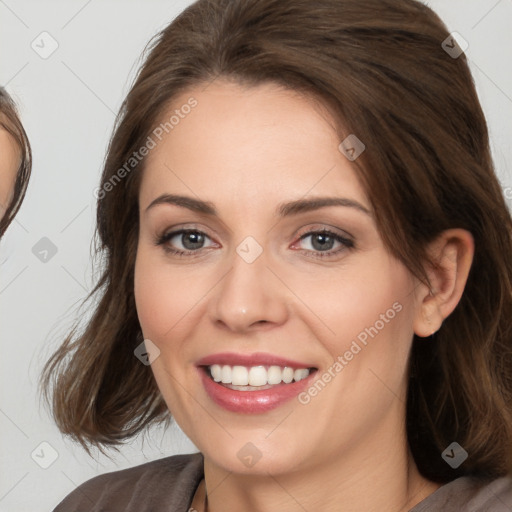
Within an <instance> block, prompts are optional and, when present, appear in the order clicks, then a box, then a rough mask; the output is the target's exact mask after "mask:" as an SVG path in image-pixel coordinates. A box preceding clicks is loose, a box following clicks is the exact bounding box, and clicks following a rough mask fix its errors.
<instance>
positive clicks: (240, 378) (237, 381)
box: [231, 366, 251, 386]
mask: <svg viewBox="0 0 512 512" xmlns="http://www.w3.org/2000/svg"><path fill="white" fill-rule="evenodd" d="M250 381H251V376H250V375H249V372H248V371H247V368H246V367H245V366H233V370H232V371H231V384H233V385H235V386H247V385H248V384H249V382H250Z"/></svg>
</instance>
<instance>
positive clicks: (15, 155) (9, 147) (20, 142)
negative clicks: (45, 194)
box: [0, 87, 32, 237]
mask: <svg viewBox="0 0 512 512" xmlns="http://www.w3.org/2000/svg"><path fill="white" fill-rule="evenodd" d="M0 148H1V151H0V169H1V172H0V237H2V236H3V234H4V233H5V231H6V229H7V227H8V226H9V224H10V223H11V222H12V220H13V219H14V216H15V215H16V213H17V212H18V210H19V209H20V206H21V203H22V201H23V198H24V197H25V192H26V190H27V186H28V181H29V178H30V171H31V167H32V154H31V150H30V143H29V141H28V138H27V134H26V133H25V130H24V128H23V125H22V124H21V121H20V118H19V116H18V112H17V110H16V105H15V104H14V102H13V100H12V99H11V97H10V96H9V94H8V93H7V91H6V90H5V89H4V88H3V87H0Z"/></svg>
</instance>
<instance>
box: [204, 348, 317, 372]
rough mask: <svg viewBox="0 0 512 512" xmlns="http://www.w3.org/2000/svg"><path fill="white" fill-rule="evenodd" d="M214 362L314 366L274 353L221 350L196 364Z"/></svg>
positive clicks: (290, 366)
mask: <svg viewBox="0 0 512 512" xmlns="http://www.w3.org/2000/svg"><path fill="white" fill-rule="evenodd" d="M214 364H220V365H224V364H225V365H229V366H283V367H284V366H288V367H289V368H294V369H299V368H314V367H313V365H311V364H309V363H301V362H300V361H294V360H292V359H287V358H284V357H280V356H277V355H274V354H267V353H264V352H255V353H254V354H236V353H234V352H222V353H218V354H211V355H209V356H206V357H203V358H202V359H200V360H199V361H198V362H197V366H211V365H214Z"/></svg>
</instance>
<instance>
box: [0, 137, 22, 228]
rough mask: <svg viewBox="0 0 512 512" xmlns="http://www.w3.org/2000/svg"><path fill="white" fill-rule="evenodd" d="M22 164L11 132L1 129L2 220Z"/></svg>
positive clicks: (0, 188) (0, 179)
mask: <svg viewBox="0 0 512 512" xmlns="http://www.w3.org/2000/svg"><path fill="white" fill-rule="evenodd" d="M19 164H20V152H19V149H18V147H17V145H16V142H15V141H14V139H13V138H12V136H11V135H10V134H9V132H8V131H7V130H5V129H3V128H2V127H0V218H2V217H3V216H4V214H5V212H6V210H7V208H8V207H9V205H10V203H11V201H12V199H13V195H14V184H15V183H16V176H17V173H18V167H19Z"/></svg>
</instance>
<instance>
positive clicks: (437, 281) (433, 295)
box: [413, 229, 475, 337]
mask: <svg viewBox="0 0 512 512" xmlns="http://www.w3.org/2000/svg"><path fill="white" fill-rule="evenodd" d="M428 252H429V254H430V256H431V258H432V261H433V262H434V263H435V265H433V266H432V265H429V267H428V268H427V275H428V277H429V280H430V284H431V288H429V287H428V286H427V285H426V284H424V283H421V284H420V285H419V286H418V287H417V289H416V304H417V307H416V313H415V317H414V324H413V327H414V332H415V334H416V335H417V336H421V337H427V336H431V335H432V334H434V333H435V332H436V331H438V330H439V328H440V327H441V324H442V323H443V320H444V319H445V318H447V317H448V316H449V315H450V314H451V313H452V311H453V310H454V309H455V307H456V306H457V304H458V303H459V301H460V298H461V297H462V292H463V291H464V287H465V286H466V282H467V279H468V275H469V270H470V268H471V264H472V262H473V255H474V252H475V244H474V240H473V236H472V235H471V233H470V232H469V231H466V230H464V229H449V230H446V231H443V232H442V233H441V234H440V235H439V237H437V238H436V239H435V240H434V241H433V242H432V243H431V244H430V246H429V248H428Z"/></svg>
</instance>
